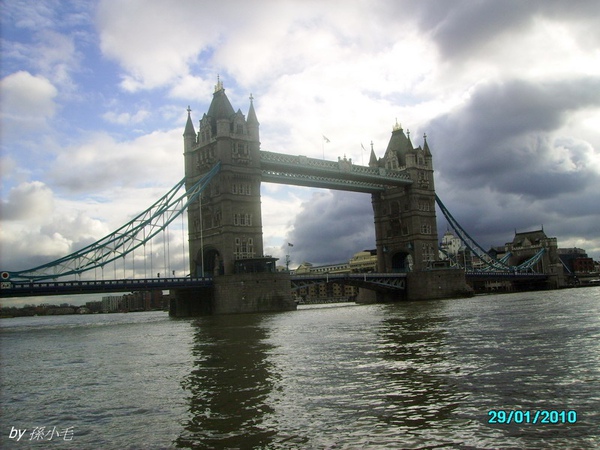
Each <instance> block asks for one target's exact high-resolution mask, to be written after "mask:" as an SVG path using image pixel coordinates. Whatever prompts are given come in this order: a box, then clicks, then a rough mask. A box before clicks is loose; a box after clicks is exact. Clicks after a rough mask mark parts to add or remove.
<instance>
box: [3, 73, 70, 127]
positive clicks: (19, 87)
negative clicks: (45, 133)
mask: <svg viewBox="0 0 600 450" xmlns="http://www.w3.org/2000/svg"><path fill="white" fill-rule="evenodd" d="M0 92H1V94H2V102H1V103H0V105H1V108H2V119H3V121H5V122H6V123H7V128H8V130H7V129H6V128H4V127H3V133H8V134H12V133H19V132H25V131H27V130H29V131H33V130H34V129H39V128H43V127H44V126H45V125H46V123H47V120H48V119H50V118H52V117H53V116H54V114H55V112H56V103H55V98H56V96H57V94H58V91H57V89H56V88H55V87H54V85H53V84H52V83H51V82H50V81H49V80H48V79H47V78H45V77H43V76H41V75H37V76H34V75H32V74H31V73H29V72H27V71H23V70H21V71H19V72H15V73H13V74H10V75H8V76H6V77H4V78H3V79H2V81H1V82H0ZM12 127H16V128H17V129H12Z"/></svg>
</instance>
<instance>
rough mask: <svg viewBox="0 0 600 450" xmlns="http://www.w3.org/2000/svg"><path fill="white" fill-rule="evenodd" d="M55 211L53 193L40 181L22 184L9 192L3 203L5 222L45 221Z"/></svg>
mask: <svg viewBox="0 0 600 450" xmlns="http://www.w3.org/2000/svg"><path fill="white" fill-rule="evenodd" d="M53 210H54V195H53V193H52V191H51V190H50V189H49V188H48V187H47V186H46V185H44V183H41V182H39V181H34V182H31V183H22V184H20V185H19V186H17V187H15V188H13V189H11V190H10V191H9V192H8V197H7V200H6V201H3V202H2V217H3V219H4V220H11V221H12V220H29V221H32V222H34V223H35V222H40V221H44V220H45V218H46V217H47V216H48V215H50V214H51V213H52V211H53Z"/></svg>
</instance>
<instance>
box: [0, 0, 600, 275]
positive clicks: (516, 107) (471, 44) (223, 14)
mask: <svg viewBox="0 0 600 450" xmlns="http://www.w3.org/2000/svg"><path fill="white" fill-rule="evenodd" d="M0 8H1V10H0V16H1V48H0V50H1V54H0V55H1V61H0V62H1V64H0V71H1V81H0V83H1V84H0V106H1V123H0V157H1V160H0V170H1V171H2V172H1V177H2V185H1V189H2V190H1V195H2V198H1V208H0V220H1V224H0V269H1V270H20V269H25V268H30V267H33V266H35V265H37V264H42V263H45V262H47V261H50V260H53V259H56V258H58V257H61V256H64V255H66V254H68V253H70V252H72V251H74V250H77V249H79V248H81V247H83V246H85V245H87V244H89V243H91V242H94V241H95V240H97V239H99V238H101V237H103V236H104V235H106V234H108V233H110V232H111V231H113V230H115V229H117V228H118V227H119V226H120V225H122V224H123V223H125V222H127V221H128V220H130V219H131V218H132V217H133V216H134V215H136V214H137V213H139V212H141V211H143V210H144V209H146V208H147V207H148V206H150V205H151V204H152V203H153V202H154V201H155V200H156V199H157V198H158V197H160V196H161V195H162V194H164V193H165V192H166V191H168V190H169V189H170V188H171V187H172V186H173V185H175V183H177V182H178V181H179V180H180V179H181V178H182V177H183V155H182V152H183V138H182V133H183V130H184V126H185V121H186V118H187V111H186V109H187V107H188V105H189V106H190V107H191V109H192V113H191V114H192V118H193V120H194V123H195V125H196V128H197V123H198V120H199V119H200V118H201V117H202V114H203V113H204V112H206V111H207V110H208V106H209V104H210V101H211V99H212V93H213V91H214V85H215V84H216V81H217V76H219V77H220V80H221V81H222V82H223V84H224V87H225V90H226V93H227V96H228V97H229V100H230V101H231V103H232V105H233V107H234V109H235V110H237V109H238V108H239V109H241V110H242V112H243V113H244V114H247V112H248V107H249V104H250V100H249V96H250V94H251V93H252V95H253V97H254V107H255V109H256V114H257V117H258V120H259V122H260V124H261V125H260V133H261V149H262V150H267V151H274V152H280V153H288V154H292V155H306V156H310V157H316V158H322V157H323V156H325V158H326V159H330V160H337V158H338V157H343V156H347V157H348V158H352V159H353V162H354V163H357V164H361V163H363V162H364V163H365V164H366V163H367V162H368V158H369V153H368V152H365V151H363V150H362V147H364V148H366V149H367V150H370V146H371V142H372V143H373V149H374V151H375V153H376V154H377V156H379V157H382V156H383V154H384V152H385V149H386V147H387V144H388V141H389V139H390V136H391V131H392V127H393V125H394V124H395V123H396V121H398V122H399V123H400V124H401V125H402V127H403V128H404V129H405V130H410V132H411V139H412V142H413V144H414V145H415V146H418V145H422V136H423V134H424V133H426V134H427V142H428V144H429V146H430V149H431V152H432V154H433V164H434V169H435V184H436V191H437V193H438V195H439V196H440V197H441V199H442V201H443V202H444V204H445V205H446V206H447V207H448V209H449V210H450V211H451V212H452V214H453V215H454V217H455V218H456V219H457V220H458V221H459V223H461V225H462V226H463V228H465V229H466V230H467V231H468V232H469V234H470V235H471V236H472V237H473V238H474V239H475V240H476V241H477V242H479V243H480V244H481V245H482V246H483V247H484V248H489V247H490V246H492V245H494V246H497V245H503V244H504V243H506V242H510V241H512V238H513V236H514V232H515V230H517V231H529V230H535V229H539V228H541V227H542V226H543V228H544V231H545V232H546V234H547V235H548V236H551V237H557V238H558V243H559V247H579V248H583V249H585V250H587V252H588V255H589V256H591V257H593V258H594V259H596V260H598V259H600V201H599V199H600V33H598V32H597V30H598V29H600V8H599V7H598V3H597V1H596V0H590V1H584V0H573V1H570V2H564V1H562V0H538V1H536V0H531V1H527V2H523V1H519V0H517V1H511V0H505V1H502V2H498V1H496V0H478V1H473V0H450V1H449V0H419V1H417V0H411V1H409V0H396V1H377V0H354V1H352V2H341V1H322V0H319V1H310V0H303V1H294V0H287V1H274V0H273V1H268V0H262V1H256V2H247V1H233V0H220V1H218V2H216V1H213V2H211V1H200V0H179V1H177V2H165V1H162V0H127V1H121V0H103V1H80V0H73V1H67V0H64V1H59V0H39V1H36V2H30V1H28V0H23V1H18V0H2V1H0ZM323 136H326V137H327V138H328V140H329V142H325V141H324V139H323ZM261 195H262V215H263V233H264V247H265V253H267V254H271V255H273V256H275V257H278V258H280V263H282V262H283V261H284V260H285V255H286V253H289V254H290V258H291V260H292V263H291V266H292V267H294V266H296V265H298V264H300V263H301V262H303V261H309V262H311V263H313V264H315V265H318V264H326V263H333V262H340V261H347V260H348V259H349V258H350V257H351V256H352V255H353V254H354V253H355V252H357V251H360V250H363V249H369V248H374V247H375V238H374V230H373V213H372V208H371V202H370V196H369V195H368V194H360V193H347V192H339V191H329V190H319V189H311V188H298V187H288V186H283V185H276V184H268V183H264V184H263V185H262V188H261ZM438 231H439V233H440V234H443V232H444V231H446V225H445V222H444V219H443V217H442V215H441V213H439V212H438ZM183 240H184V239H183V238H181V237H180V238H179V240H177V237H174V238H173V241H172V242H171V245H172V248H173V253H175V254H180V253H181V256H180V257H179V258H174V261H173V265H174V267H176V268H177V269H178V270H181V271H185V270H186V269H185V267H184V264H186V263H184V259H185V258H184V256H185V247H182V245H186V244H184V243H183ZM288 243H293V247H290V246H288V245H287V244H288ZM181 250H183V251H181Z"/></svg>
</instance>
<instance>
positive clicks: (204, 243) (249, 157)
mask: <svg viewBox="0 0 600 450" xmlns="http://www.w3.org/2000/svg"><path fill="white" fill-rule="evenodd" d="M252 100H253V99H252V96H250V108H249V110H248V117H247V118H246V117H245V116H244V114H242V112H241V111H240V110H239V109H238V111H237V112H236V111H234V109H233V107H232V106H231V103H230V102H229V99H228V98H227V95H225V89H224V88H223V83H222V82H221V81H220V80H219V81H217V85H216V86H215V91H214V94H213V99H212V102H211V104H210V107H209V108H208V112H207V113H205V114H204V115H203V116H202V119H201V120H200V123H199V130H198V132H197V133H196V131H195V129H194V125H193V123H192V119H191V114H190V109H189V108H188V119H187V123H186V126H185V131H184V134H183V137H184V159H185V176H186V183H187V185H186V187H187V188H189V187H190V186H191V185H193V184H194V183H195V182H196V181H198V180H199V179H200V178H201V177H202V176H203V175H205V174H206V173H207V172H208V171H209V170H210V169H211V168H212V167H213V166H214V165H215V163H216V162H217V161H221V170H220V172H219V173H218V174H217V175H216V176H215V177H214V178H213V180H212V181H211V182H210V184H209V186H208V187H207V188H206V189H205V190H204V191H203V193H202V194H201V196H200V198H199V199H198V200H197V201H196V202H195V203H194V204H192V205H190V206H189V209H188V230H189V231H188V233H189V248H190V271H191V273H192V275H194V276H202V275H205V276H214V275H229V274H233V273H234V266H235V261H236V260H242V259H246V260H249V259H252V258H259V259H260V257H262V256H263V239H262V223H261V207H260V182H261V171H260V154H259V151H260V138H259V123H258V120H257V118H256V113H255V111H254V106H253V102H252Z"/></svg>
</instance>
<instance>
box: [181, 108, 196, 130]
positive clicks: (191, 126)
mask: <svg viewBox="0 0 600 450" xmlns="http://www.w3.org/2000/svg"><path fill="white" fill-rule="evenodd" d="M187 113H188V116H187V122H186V124H185V131H184V132H183V135H184V136H194V137H195V136H196V130H195V129H194V124H193V123H192V115H191V113H192V109H191V108H190V106H189V105H188V107H187Z"/></svg>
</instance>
